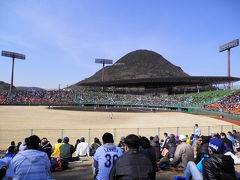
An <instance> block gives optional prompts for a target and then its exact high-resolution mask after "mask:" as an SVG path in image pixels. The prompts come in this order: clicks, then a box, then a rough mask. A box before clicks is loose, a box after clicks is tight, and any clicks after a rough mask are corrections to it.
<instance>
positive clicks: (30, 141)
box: [0, 124, 240, 180]
mask: <svg viewBox="0 0 240 180" xmlns="http://www.w3.org/2000/svg"><path fill="white" fill-rule="evenodd" d="M69 142H70V139H69V138H68V137H64V138H63V139H57V142H56V144H54V145H51V143H50V142H49V141H48V139H47V138H42V139H40V138H39V137H38V136H36V135H32V136H30V137H27V138H25V140H24V142H23V143H21V142H19V143H18V144H17V145H15V142H14V141H12V142H11V143H10V145H9V147H8V148H7V152H6V153H5V155H4V156H3V157H2V158H1V159H0V179H8V178H9V177H11V178H14V179H19V180H21V179H31V180H37V179H51V177H50V174H49V172H50V171H52V172H54V171H55V172H56V171H62V170H65V169H67V168H68V164H69V163H70V162H74V161H81V159H82V158H83V157H92V159H93V173H94V178H95V179H97V180H108V179H111V180H113V179H119V180H124V179H155V178H156V172H159V171H160V173H158V176H161V171H167V170H169V169H170V170H171V169H178V170H180V171H182V176H178V177H175V179H185V180H191V178H193V179H195V180H202V179H204V180H205V179H206V180H212V179H216V180H218V179H219V180H221V179H222V180H235V179H238V178H239V177H240V176H239V173H238V172H236V171H235V168H234V165H237V164H240V158H238V157H237V152H238V151H239V150H240V148H239V142H240V133H239V132H237V131H236V130H233V132H231V131H229V132H227V133H224V132H221V133H220V134H218V133H214V134H212V136H205V135H202V134H201V128H200V127H199V126H198V124H196V125H195V127H194V132H193V134H191V136H188V135H183V134H182V135H174V134H168V133H167V132H165V133H164V134H163V138H162V139H160V138H159V137H158V136H157V135H156V136H154V137H152V136H151V137H149V138H147V137H145V136H137V135H134V134H129V135H128V136H126V137H121V139H120V142H119V143H118V144H117V145H115V144H114V140H113V135H112V134H111V133H108V132H106V133H104V134H103V136H102V138H101V140H100V139H99V138H97V137H95V138H94V142H93V144H88V143H87V142H86V141H85V138H84V137H81V138H79V139H77V140H76V143H75V144H74V145H72V144H70V143H69Z"/></svg>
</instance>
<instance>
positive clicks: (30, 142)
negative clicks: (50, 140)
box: [26, 135, 41, 149]
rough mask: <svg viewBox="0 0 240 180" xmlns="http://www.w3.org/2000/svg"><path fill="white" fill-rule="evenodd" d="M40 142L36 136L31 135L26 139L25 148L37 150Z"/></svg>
mask: <svg viewBox="0 0 240 180" xmlns="http://www.w3.org/2000/svg"><path fill="white" fill-rule="evenodd" d="M40 142H41V140H40V139H39V137H38V136H36V135H32V136H30V137H29V138H28V139H27V142H26V143H27V148H28V149H38V148H39V144H40Z"/></svg>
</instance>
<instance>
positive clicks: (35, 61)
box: [0, 0, 240, 89]
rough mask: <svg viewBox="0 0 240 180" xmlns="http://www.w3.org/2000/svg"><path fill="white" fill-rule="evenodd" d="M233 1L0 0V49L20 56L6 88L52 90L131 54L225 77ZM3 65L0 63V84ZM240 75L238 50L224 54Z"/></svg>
mask: <svg viewBox="0 0 240 180" xmlns="http://www.w3.org/2000/svg"><path fill="white" fill-rule="evenodd" d="M239 7H240V1H239V0H211V1H209V0H182V1H180V0H165V1H163V0H118V1H114V0H51V1H49V0H24V1H23V0H11V1H9V0H1V1H0V22H1V23H0V50H9V51H16V52H19V53H23V54H26V57H27V59H26V61H22V60H17V61H16V63H15V78H14V85H16V86H38V87H43V88H48V89H52V88H58V84H61V87H65V86H67V85H71V84H74V83H77V82H78V81H80V80H83V79H85V78H87V77H89V76H91V75H93V74H94V73H95V72H96V71H98V70H99V69H100V68H101V65H100V64H95V63H94V60H95V58H107V59H113V60H114V62H116V61H117V60H118V59H119V58H121V57H122V56H124V55H125V54H127V53H128V52H131V51H134V50H137V49H148V50H153V51H155V52H157V53H159V54H161V55H162V56H164V57H165V58H166V59H168V60H169V61H170V62H171V63H173V64H175V65H177V66H180V67H182V69H183V70H184V71H185V72H186V73H188V74H190V75H193V76H200V75H205V76H225V75H227V52H222V53H219V52H218V47H219V46H220V45H222V44H224V43H227V42H229V41H232V40H234V39H237V38H240V20H239V18H240V11H239ZM10 75H11V59H10V58H6V57H2V56H1V57H0V81H5V82H8V83H9V82H10ZM231 75H232V76H235V77H240V47H236V48H233V49H232V50H231Z"/></svg>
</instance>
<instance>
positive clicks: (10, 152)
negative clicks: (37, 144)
mask: <svg viewBox="0 0 240 180" xmlns="http://www.w3.org/2000/svg"><path fill="white" fill-rule="evenodd" d="M14 151H15V146H9V147H8V153H9V154H13V153H14Z"/></svg>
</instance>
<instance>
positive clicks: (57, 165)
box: [51, 158, 68, 172]
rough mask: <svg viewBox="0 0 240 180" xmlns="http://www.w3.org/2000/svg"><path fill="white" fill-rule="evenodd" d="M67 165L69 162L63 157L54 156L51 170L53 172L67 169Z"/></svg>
mask: <svg viewBox="0 0 240 180" xmlns="http://www.w3.org/2000/svg"><path fill="white" fill-rule="evenodd" d="M67 167H68V162H67V161H65V160H64V159H62V158H54V159H52V161H51V171H52V172H55V171H62V170H65V169H67Z"/></svg>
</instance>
